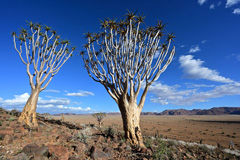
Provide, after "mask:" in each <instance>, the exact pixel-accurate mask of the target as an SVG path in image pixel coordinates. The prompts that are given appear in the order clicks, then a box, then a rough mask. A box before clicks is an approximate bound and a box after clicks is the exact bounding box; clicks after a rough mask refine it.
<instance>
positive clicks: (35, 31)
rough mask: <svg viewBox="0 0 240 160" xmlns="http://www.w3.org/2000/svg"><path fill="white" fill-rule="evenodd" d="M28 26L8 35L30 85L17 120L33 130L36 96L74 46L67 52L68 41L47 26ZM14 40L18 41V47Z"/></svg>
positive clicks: (69, 55)
mask: <svg viewBox="0 0 240 160" xmlns="http://www.w3.org/2000/svg"><path fill="white" fill-rule="evenodd" d="M28 24H29V29H23V28H22V29H21V30H20V32H19V35H17V34H16V32H13V33H12V36H13V42H14V48H15V50H16V51H17V52H18V54H19V57H20V59H21V60H22V62H23V64H25V65H26V70H27V74H28V76H29V82H30V86H31V95H30V97H29V98H28V100H27V103H26V105H25V106H24V108H23V111H22V113H21V115H20V117H19V119H18V121H19V122H25V123H26V124H27V125H29V126H30V127H31V126H34V127H37V126H38V123H37V120H36V108H37V101H38V96H39V93H40V92H41V91H43V90H44V89H46V87H47V86H48V84H49V83H50V81H51V80H52V78H53V77H54V76H55V75H56V74H57V73H58V71H59V70H60V68H61V67H62V66H63V64H64V63H65V62H66V61H67V60H68V59H69V58H70V57H71V56H72V53H73V50H75V47H73V48H71V49H69V48H68V46H69V41H68V40H60V36H59V35H57V33H56V31H54V30H52V29H51V28H50V27H48V26H42V25H40V24H38V23H36V24H34V23H32V22H28ZM16 39H17V40H18V41H19V48H17V41H16ZM24 52H25V54H24Z"/></svg>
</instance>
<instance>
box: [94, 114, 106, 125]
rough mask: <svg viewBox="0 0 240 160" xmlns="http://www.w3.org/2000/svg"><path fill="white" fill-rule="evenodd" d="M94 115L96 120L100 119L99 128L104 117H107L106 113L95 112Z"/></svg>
mask: <svg viewBox="0 0 240 160" xmlns="http://www.w3.org/2000/svg"><path fill="white" fill-rule="evenodd" d="M92 116H93V117H94V118H96V120H97V121H98V125H99V128H101V126H102V122H103V119H104V118H105V117H106V114H105V113H101V112H100V113H94V114H93V115H92Z"/></svg>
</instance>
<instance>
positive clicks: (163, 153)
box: [152, 138, 171, 159]
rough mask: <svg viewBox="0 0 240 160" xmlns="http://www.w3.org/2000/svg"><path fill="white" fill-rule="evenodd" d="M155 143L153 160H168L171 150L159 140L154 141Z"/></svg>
mask: <svg viewBox="0 0 240 160" xmlns="http://www.w3.org/2000/svg"><path fill="white" fill-rule="evenodd" d="M156 141H157V145H158V147H157V150H156V151H154V152H153V155H152V156H153V159H168V157H170V156H171V150H170V149H169V147H168V146H167V145H166V142H164V141H163V140H161V139H160V138H157V139H156Z"/></svg>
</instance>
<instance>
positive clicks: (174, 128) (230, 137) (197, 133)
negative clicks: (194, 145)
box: [52, 115, 240, 149]
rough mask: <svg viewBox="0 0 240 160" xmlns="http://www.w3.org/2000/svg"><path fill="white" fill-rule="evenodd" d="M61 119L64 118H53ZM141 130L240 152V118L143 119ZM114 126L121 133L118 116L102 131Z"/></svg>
mask: <svg viewBox="0 0 240 160" xmlns="http://www.w3.org/2000/svg"><path fill="white" fill-rule="evenodd" d="M52 118H55V119H61V116H52ZM64 118H65V120H66V121H72V122H76V123H80V124H89V123H91V124H95V125H97V121H96V119H95V118H94V117H92V116H91V115H77V116H64ZM140 125H141V130H142V133H143V135H153V136H154V135H155V134H158V135H161V136H163V137H167V138H171V139H177V140H184V141H188V142H198V143H199V142H200V140H201V139H202V143H205V144H210V145H217V143H219V144H220V145H221V146H223V147H226V148H227V147H228V146H229V141H232V142H233V143H234V144H235V148H236V149H240V115H221V116H219V115H218V116H205V115H203V116H195V115H194V116H155V115H154V116H150V115H143V116H141V122H140ZM108 126H114V127H115V128H117V129H118V130H120V131H122V119H121V116H120V115H119V116H118V115H108V116H107V117H106V118H105V119H104V122H103V127H108Z"/></svg>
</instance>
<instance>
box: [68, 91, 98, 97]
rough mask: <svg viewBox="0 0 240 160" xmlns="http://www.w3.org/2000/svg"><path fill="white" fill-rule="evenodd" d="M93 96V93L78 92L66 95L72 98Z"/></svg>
mask: <svg viewBox="0 0 240 160" xmlns="http://www.w3.org/2000/svg"><path fill="white" fill-rule="evenodd" d="M89 95H91V96H94V93H92V92H89V91H82V90H80V91H78V92H77V93H67V94H66V96H73V97H84V96H89Z"/></svg>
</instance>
